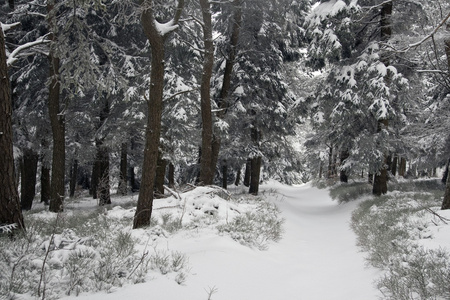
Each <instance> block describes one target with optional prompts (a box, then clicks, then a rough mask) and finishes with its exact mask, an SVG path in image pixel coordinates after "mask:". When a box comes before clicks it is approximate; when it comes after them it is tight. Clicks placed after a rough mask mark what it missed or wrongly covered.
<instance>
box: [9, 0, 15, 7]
mask: <svg viewBox="0 0 450 300" xmlns="http://www.w3.org/2000/svg"><path fill="white" fill-rule="evenodd" d="M8 5H9V8H10V9H14V0H8Z"/></svg>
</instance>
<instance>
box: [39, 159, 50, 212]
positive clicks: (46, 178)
mask: <svg viewBox="0 0 450 300" xmlns="http://www.w3.org/2000/svg"><path fill="white" fill-rule="evenodd" d="M41 202H44V204H45V205H49V203H50V169H49V168H48V167H47V166H46V165H44V164H43V163H42V166H41Z"/></svg>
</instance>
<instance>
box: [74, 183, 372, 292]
mask: <svg viewBox="0 0 450 300" xmlns="http://www.w3.org/2000/svg"><path fill="white" fill-rule="evenodd" d="M264 188H266V189H269V188H271V189H273V188H275V189H276V190H277V192H278V193H279V194H281V195H282V196H280V195H278V196H276V195H274V196H273V200H272V201H274V202H276V203H277V205H278V206H279V208H280V209H281V211H282V214H283V217H284V218H285V219H286V222H285V233H284V235H283V239H282V240H281V241H280V242H279V243H276V244H272V245H270V247H269V249H268V250H267V251H259V250H254V249H250V248H248V247H245V246H242V245H240V244H238V243H236V242H234V241H233V240H231V238H229V237H226V236H217V235H216V234H214V233H213V232H211V234H204V233H202V234H195V233H192V232H190V233H188V232H181V233H178V234H176V235H175V236H173V237H172V238H170V239H169V241H168V242H167V244H166V245H160V246H158V247H161V248H163V247H164V248H167V249H170V250H176V251H181V252H183V253H186V255H187V256H188V257H189V262H190V265H191V270H190V274H189V276H188V278H187V281H186V282H185V284H184V285H177V284H176V283H175V281H174V280H173V278H167V277H158V278H156V279H154V280H149V281H147V282H146V283H143V284H138V285H134V286H126V287H124V288H121V289H118V290H117V291H116V292H114V293H112V294H96V295H85V296H81V297H79V298H78V299H80V298H85V299H98V300H103V299H108V300H111V299H113V300H114V299H117V300H119V299H120V300H122V299H133V300H138V299H164V300H172V299H173V300H202V299H204V300H207V299H208V294H207V291H208V290H210V289H212V288H215V289H216V290H217V291H216V293H214V294H213V295H212V297H211V299H213V300H252V299H255V300H278V299H283V300H291V299H292V300H315V299H317V300H372V299H378V296H379V293H378V291H377V290H376V289H375V288H374V287H373V280H374V279H375V278H376V277H377V275H379V273H378V271H377V270H375V269H368V268H366V267H365V266H364V260H363V254H362V253H359V252H358V249H357V247H356V245H355V242H356V237H355V235H354V233H353V232H352V231H351V229H350V228H349V221H350V214H351V212H352V211H353V210H354V209H355V207H356V205H357V203H349V204H345V205H338V204H337V202H335V201H332V200H331V199H330V198H329V196H328V193H327V191H326V190H319V189H316V188H313V187H311V185H309V184H307V185H303V186H297V187H289V186H284V185H281V184H277V183H274V182H271V183H270V184H269V185H267V186H264V187H263V189H264Z"/></svg>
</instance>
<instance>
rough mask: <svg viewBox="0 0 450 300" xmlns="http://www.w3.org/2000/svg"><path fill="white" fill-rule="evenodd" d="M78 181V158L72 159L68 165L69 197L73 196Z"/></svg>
mask: <svg viewBox="0 0 450 300" xmlns="http://www.w3.org/2000/svg"><path fill="white" fill-rule="evenodd" d="M77 183H78V160H77V159H74V160H73V161H72V164H71V166H70V184H69V197H70V198H73V197H74V196H75V189H76V187H77Z"/></svg>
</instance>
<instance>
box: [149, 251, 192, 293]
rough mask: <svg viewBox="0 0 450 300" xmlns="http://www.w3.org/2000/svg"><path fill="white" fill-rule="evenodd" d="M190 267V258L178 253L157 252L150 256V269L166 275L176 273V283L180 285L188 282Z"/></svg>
mask: <svg viewBox="0 0 450 300" xmlns="http://www.w3.org/2000/svg"><path fill="white" fill-rule="evenodd" d="M187 267H188V258H187V257H186V255H185V254H183V253H181V252H178V251H172V252H170V253H169V252H168V251H165V250H164V251H161V250H156V249H155V253H153V254H152V255H151V256H150V269H152V270H157V271H159V272H160V273H161V274H163V275H166V274H168V273H171V272H174V273H176V274H177V275H176V276H175V281H176V282H177V283H178V284H183V283H184V282H185V281H186V277H187V276H186V269H187Z"/></svg>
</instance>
